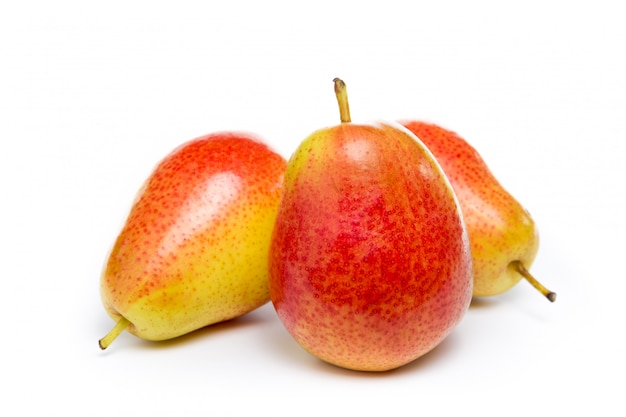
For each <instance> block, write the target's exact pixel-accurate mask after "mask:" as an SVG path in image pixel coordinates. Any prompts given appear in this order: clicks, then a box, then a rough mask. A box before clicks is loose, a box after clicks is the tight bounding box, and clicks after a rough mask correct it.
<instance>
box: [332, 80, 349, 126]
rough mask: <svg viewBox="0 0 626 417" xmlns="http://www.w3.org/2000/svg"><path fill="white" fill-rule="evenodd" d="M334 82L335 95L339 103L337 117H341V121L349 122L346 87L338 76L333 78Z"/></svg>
mask: <svg viewBox="0 0 626 417" xmlns="http://www.w3.org/2000/svg"><path fill="white" fill-rule="evenodd" d="M333 82H334V83H335V96H337V103H338V104H339V117H341V123H350V122H351V121H352V120H351V119H350V106H349V105H348V89H347V88H346V83H344V82H343V80H341V79H339V78H335V79H334V80H333Z"/></svg>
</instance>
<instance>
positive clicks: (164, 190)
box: [100, 133, 286, 349]
mask: <svg viewBox="0 0 626 417" xmlns="http://www.w3.org/2000/svg"><path fill="white" fill-rule="evenodd" d="M285 167H286V161H285V160H284V158H282V157H281V156H280V155H278V154H276V153H274V152H273V151H272V150H270V149H269V148H268V147H267V146H266V145H265V144H263V143H261V142H260V141H259V140H257V139H256V138H253V137H251V136H249V135H246V134H235V133H216V134H212V135H207V136H204V137H201V138H198V139H195V140H192V141H190V142H188V143H186V144H184V145H183V146H181V147H179V148H178V149H176V150H175V151H173V152H172V153H171V154H170V155H168V156H167V157H166V158H165V159H164V160H162V161H161V162H160V164H159V165H158V166H157V167H156V168H155V170H154V171H153V173H152V174H151V175H150V177H149V178H148V180H147V181H146V183H145V185H144V187H143V188H142V190H140V192H139V194H138V196H137V199H136V200H135V202H134V204H133V206H132V208H131V211H130V214H129V216H128V218H127V220H126V223H125V225H124V227H123V229H122V231H121V233H120V234H119V236H118V238H117V240H116V242H115V245H114V247H113V250H112V251H111V253H110V255H109V258H108V261H107V263H106V267H105V270H104V273H103V275H102V278H101V285H100V290H101V295H102V300H103V303H104V307H105V309H106V311H107V312H108V314H109V315H110V316H111V317H112V318H113V319H114V320H116V321H117V323H118V324H117V325H116V326H115V328H114V329H113V330H112V331H111V333H109V334H108V335H107V336H106V337H104V338H103V339H102V340H100V347H101V348H102V349H105V348H106V347H107V346H108V345H109V344H110V343H111V341H112V340H113V339H115V337H117V335H119V333H120V332H121V331H123V330H124V329H127V330H128V331H129V332H130V333H132V334H134V335H136V336H138V337H141V338H143V339H148V340H165V339H171V338H174V337H177V336H180V335H183V334H186V333H189V332H191V331H193V330H196V329H199V328H201V327H204V326H207V325H210V324H213V323H217V322H220V321H224V320H228V319H231V318H234V317H237V316H240V315H243V314H245V313H247V312H249V311H251V310H253V309H255V308H257V307H259V306H261V305H263V304H265V303H266V302H268V301H269V290H268V287H267V253H268V250H269V244H270V237H271V233H272V229H273V227H274V220H275V218H276V213H277V210H278V203H279V200H280V194H281V190H282V180H283V176H284V171H285Z"/></svg>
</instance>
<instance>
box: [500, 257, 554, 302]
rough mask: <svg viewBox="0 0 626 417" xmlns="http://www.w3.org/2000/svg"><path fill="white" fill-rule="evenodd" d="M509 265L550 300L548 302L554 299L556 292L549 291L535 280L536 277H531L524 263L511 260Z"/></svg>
mask: <svg viewBox="0 0 626 417" xmlns="http://www.w3.org/2000/svg"><path fill="white" fill-rule="evenodd" d="M511 267H512V268H513V269H515V270H516V271H517V272H519V273H520V274H521V275H522V276H523V277H524V278H526V281H528V282H530V284H531V285H532V286H533V287H535V288H536V289H537V290H538V291H539V292H540V293H541V294H543V295H544V297H546V298H547V299H548V300H550V302H555V301H556V293H555V292H552V291H550V290H549V289H547V288H546V287H544V286H543V285H542V284H541V283H540V282H539V281H537V279H535V277H533V276H532V275H531V274H530V272H528V269H526V267H525V266H524V264H522V263H521V262H520V261H513V262H511Z"/></svg>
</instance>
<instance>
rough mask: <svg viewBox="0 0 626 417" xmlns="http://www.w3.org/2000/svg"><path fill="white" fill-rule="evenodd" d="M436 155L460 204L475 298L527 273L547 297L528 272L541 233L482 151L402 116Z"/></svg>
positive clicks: (513, 282) (505, 286) (548, 293)
mask: <svg viewBox="0 0 626 417" xmlns="http://www.w3.org/2000/svg"><path fill="white" fill-rule="evenodd" d="M402 124H403V125H404V126H405V127H406V128H408V129H409V130H410V131H411V132H413V133H414V134H415V135H416V136H417V137H418V138H419V139H420V140H421V141H422V142H423V143H424V144H425V145H426V146H427V147H428V148H429V149H430V151H431V152H432V153H433V154H434V155H435V157H436V158H437V161H438V162H439V164H440V165H441V167H442V168H443V170H444V172H445V173H446V175H447V176H448V179H449V180H450V182H451V183H452V186H453V188H454V191H455V193H456V195H457V197H458V199H459V201H460V203H461V208H462V210H463V215H464V218H465V224H466V226H467V229H468V233H469V238H470V243H471V248H472V256H473V265H474V266H473V267H474V290H473V294H474V296H476V297H483V296H492V295H497V294H501V293H503V292H505V291H508V290H509V289H510V288H512V287H513V286H515V285H516V284H517V283H518V282H519V281H520V280H521V279H522V278H526V279H527V280H528V281H529V282H530V283H531V284H532V285H533V286H534V287H535V288H537V289H538V290H539V291H540V292H541V293H542V294H543V295H544V296H546V298H548V299H549V300H550V301H554V300H555V299H556V294H555V293H553V292H552V291H549V290H547V289H546V288H545V287H543V285H541V284H540V283H539V282H538V281H537V280H536V279H535V278H534V277H533V276H532V275H531V274H530V273H529V272H528V269H529V268H530V266H531V265H532V263H533V261H534V259H535V256H536V255H537V251H538V250H539V233H538V230H537V226H536V225H535V222H534V220H533V219H532V217H531V215H530V213H529V212H528V211H527V210H526V209H525V208H524V207H523V206H522V204H520V203H519V202H518V201H517V200H516V199H515V198H514V197H513V196H512V195H511V194H510V193H509V192H508V191H507V190H506V189H505V188H504V187H503V186H502V185H501V184H500V182H499V181H498V180H497V178H496V177H495V176H494V175H493V173H492V172H491V171H490V169H489V167H488V166H487V164H486V163H485V161H484V160H483V158H482V157H481V156H480V154H479V153H478V152H477V151H476V149H474V147H472V146H471V145H470V144H469V143H468V142H467V141H465V140H464V139H463V138H461V137H460V136H459V135H457V134H456V133H455V132H452V131H450V130H447V129H444V128H442V127H440V126H437V125H435V124H431V123H425V122H421V121H404V122H402Z"/></svg>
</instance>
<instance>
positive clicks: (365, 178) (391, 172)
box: [269, 79, 472, 371]
mask: <svg viewBox="0 0 626 417" xmlns="http://www.w3.org/2000/svg"><path fill="white" fill-rule="evenodd" d="M335 91H336V96H337V99H338V103H339V109H340V116H341V122H342V123H341V124H340V125H337V126H333V127H329V128H323V129H320V130H318V131H315V132H314V133H312V134H311V135H310V136H309V137H307V138H306V139H305V140H304V141H303V142H302V143H301V144H300V146H299V147H298V148H297V150H296V151H295V152H294V154H293V155H292V156H291V158H290V159H289V161H288V164H287V170H286V174H285V182H284V194H283V198H282V200H281V203H280V207H279V211H278V215H277V218H276V224H275V228H274V232H273V237H272V242H271V249H270V261H269V267H270V276H269V288H270V296H271V299H272V302H273V305H274V307H275V309H276V312H277V314H278V317H279V318H280V320H281V321H282V323H283V324H284V326H285V328H286V329H287V331H288V332H289V333H290V334H291V336H293V337H294V339H295V340H296V341H297V342H298V343H299V344H300V345H301V346H302V347H303V348H304V349H305V350H307V351H308V352H309V353H311V354H312V355H314V356H316V357H317V358H319V359H321V360H323V361H326V362H328V363H331V364H334V365H336V366H339V367H343V368H347V369H353V370H359V371H386V370H390V369H394V368H397V367H400V366H402V365H405V364H407V363H409V362H411V361H413V360H415V359H417V358H418V357H420V356H422V355H424V354H425V353H427V352H429V351H430V350H432V349H433V348H434V347H435V346H437V345H438V344H439V343H440V342H441V341H442V340H444V338H446V336H447V335H448V334H450V332H451V331H452V330H453V329H454V328H455V326H456V325H457V324H458V323H459V322H460V320H461V318H462V317H463V316H464V314H465V312H466V310H467V309H468V307H469V303H470V300H471V294H472V273H471V254H470V248H469V240H468V236H467V233H466V229H465V226H464V223H463V218H462V214H461V210H460V207H459V204H458V201H457V199H456V197H455V195H454V192H453V190H452V187H451V186H450V183H449V182H448V180H447V179H446V177H445V175H444V173H443V171H442V170H441V167H440V166H439V164H438V163H437V161H436V160H435V159H434V158H433V156H432V154H431V153H430V152H429V151H428V149H427V148H426V147H425V146H424V145H423V144H422V143H421V142H419V140H417V138H416V137H415V136H414V135H413V134H412V133H410V132H409V131H408V130H406V129H404V128H403V127H402V126H400V125H399V124H396V123H372V124H353V123H351V120H350V113H349V106H348V100H347V93H346V88H345V84H344V83H343V81H341V80H339V79H336V80H335ZM416 167H417V169H416Z"/></svg>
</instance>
